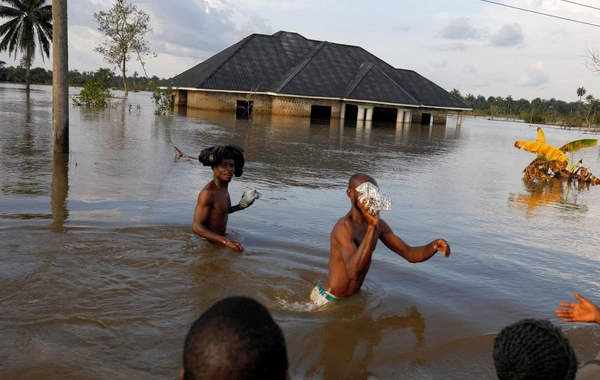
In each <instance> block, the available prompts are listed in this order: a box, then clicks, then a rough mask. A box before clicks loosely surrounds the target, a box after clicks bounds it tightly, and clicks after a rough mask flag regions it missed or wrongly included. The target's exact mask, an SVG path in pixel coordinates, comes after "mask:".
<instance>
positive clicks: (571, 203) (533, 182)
mask: <svg viewBox="0 0 600 380" xmlns="http://www.w3.org/2000/svg"><path fill="white" fill-rule="evenodd" d="M523 184H524V185H525V189H526V190H527V193H525V194H523V193H518V194H510V195H509V201H510V202H511V203H512V204H514V205H515V207H517V208H519V209H523V210H524V211H525V215H526V217H527V218H530V217H533V216H534V215H535V213H534V212H535V209H536V208H540V207H558V208H560V209H562V210H565V211H573V212H575V213H577V214H582V213H586V212H587V211H588V207H587V206H586V205H578V204H577V195H578V193H579V192H580V191H582V190H589V185H587V186H586V184H581V185H579V184H577V185H574V184H572V183H569V182H568V181H565V180H561V179H559V178H545V179H530V178H524V179H523ZM594 190H595V189H593V190H592V191H594Z"/></svg>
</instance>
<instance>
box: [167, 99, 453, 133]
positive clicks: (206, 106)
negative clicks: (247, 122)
mask: <svg viewBox="0 0 600 380" xmlns="http://www.w3.org/2000/svg"><path fill="white" fill-rule="evenodd" d="M173 95H174V96H175V105H176V106H177V107H187V108H188V109H197V110H209V111H220V112H235V111H236V106H237V101H238V100H250V101H252V102H253V113H254V114H271V115H281V116H301V117H310V112H311V106H313V105H318V106H329V107H331V118H332V119H339V118H340V115H341V110H342V102H341V101H339V100H323V99H306V98H297V97H286V96H271V95H261V94H250V95H249V94H246V93H229V92H214V91H174V92H173ZM348 104H350V103H348ZM365 106H366V105H365ZM371 107H372V105H371ZM411 111H412V122H413V123H420V122H421V116H422V114H423V113H429V114H431V115H432V117H433V124H443V125H445V124H446V117H447V115H448V111H446V110H439V109H428V108H418V109H417V108H413V109H411Z"/></svg>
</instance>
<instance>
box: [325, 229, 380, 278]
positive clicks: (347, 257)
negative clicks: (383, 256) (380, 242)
mask: <svg viewBox="0 0 600 380" xmlns="http://www.w3.org/2000/svg"><path fill="white" fill-rule="evenodd" d="M339 223H340V224H338V225H336V226H335V228H334V229H333V231H332V233H331V244H332V247H331V248H332V253H334V254H335V253H338V254H339V257H340V258H341V260H342V261H343V262H344V266H345V267H346V273H347V274H348V277H349V279H350V280H352V281H358V280H359V279H360V278H361V277H362V276H363V273H364V271H365V268H366V267H367V266H368V264H369V262H370V261H371V257H372V256H373V251H374V250H375V243H376V240H375V232H376V231H377V226H376V225H369V226H368V227H367V233H366V235H365V238H364V239H363V241H362V242H361V243H360V245H359V246H358V247H357V246H356V245H355V244H354V238H353V233H352V227H351V226H349V225H347V224H348V223H351V222H350V221H348V220H342V221H340V222H339ZM334 257H335V256H334Z"/></svg>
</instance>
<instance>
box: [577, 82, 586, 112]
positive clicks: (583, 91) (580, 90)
mask: <svg viewBox="0 0 600 380" xmlns="http://www.w3.org/2000/svg"><path fill="white" fill-rule="evenodd" d="M586 92H587V91H586V90H585V88H584V87H579V88H578V89H577V96H579V107H578V108H577V109H579V108H581V98H582V97H583V95H585V93H586Z"/></svg>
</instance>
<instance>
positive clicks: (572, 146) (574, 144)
mask: <svg viewBox="0 0 600 380" xmlns="http://www.w3.org/2000/svg"><path fill="white" fill-rule="evenodd" d="M597 144H598V140H597V139H583V140H573V141H571V142H568V143H566V144H565V145H563V146H561V147H560V148H558V149H559V150H561V151H563V152H565V153H566V152H577V151H578V150H580V149H583V148H590V147H593V146H596V145H597Z"/></svg>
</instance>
